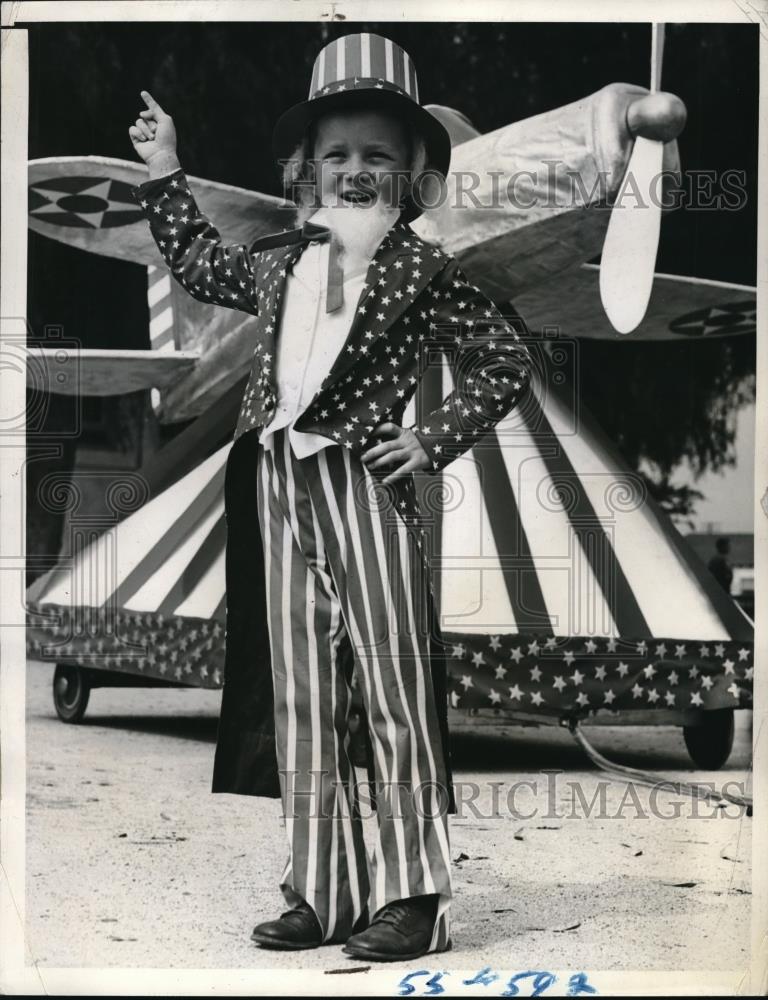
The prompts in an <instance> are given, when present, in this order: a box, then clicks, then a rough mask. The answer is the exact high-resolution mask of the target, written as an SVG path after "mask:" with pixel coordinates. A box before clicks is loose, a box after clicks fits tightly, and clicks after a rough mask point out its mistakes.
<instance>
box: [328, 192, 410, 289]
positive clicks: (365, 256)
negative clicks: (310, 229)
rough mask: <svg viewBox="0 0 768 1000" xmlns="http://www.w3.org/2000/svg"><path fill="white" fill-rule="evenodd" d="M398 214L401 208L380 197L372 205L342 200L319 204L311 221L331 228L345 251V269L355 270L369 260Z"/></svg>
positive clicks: (341, 260) (343, 260)
mask: <svg viewBox="0 0 768 1000" xmlns="http://www.w3.org/2000/svg"><path fill="white" fill-rule="evenodd" d="M399 215H400V209H399V208H387V207H386V206H385V205H384V204H382V203H381V201H380V199H377V200H376V201H375V202H374V203H373V204H372V205H353V204H349V203H347V202H343V201H339V203H338V204H337V205H333V206H330V205H323V206H322V207H321V208H319V209H318V210H317V212H315V214H314V215H313V216H312V222H316V223H318V224H320V225H323V226H327V227H328V228H329V229H330V230H331V232H332V233H333V234H334V236H335V237H336V239H337V241H338V243H339V245H340V248H341V251H342V254H341V258H340V263H341V265H342V267H343V268H344V270H345V271H348V272H352V271H356V270H359V269H360V268H361V267H362V266H364V265H365V264H367V263H368V261H370V259H371V258H372V257H373V255H374V253H375V252H376V249H377V248H378V246H379V244H380V243H381V241H382V239H383V238H384V236H385V235H386V233H387V231H388V230H389V229H390V228H391V226H392V225H393V224H394V223H395V222H396V221H397V219H398V217H399Z"/></svg>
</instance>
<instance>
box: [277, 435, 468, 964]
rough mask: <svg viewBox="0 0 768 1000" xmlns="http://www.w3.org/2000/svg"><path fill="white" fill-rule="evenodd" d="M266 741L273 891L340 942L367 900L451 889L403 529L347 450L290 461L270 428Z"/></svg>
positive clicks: (429, 693)
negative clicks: (360, 791) (358, 795)
mask: <svg viewBox="0 0 768 1000" xmlns="http://www.w3.org/2000/svg"><path fill="white" fill-rule="evenodd" d="M258 475H259V484H258V507H259V518H260V524H261V531H262V537H263V540H264V556H265V562H266V576H267V606H268V613H269V630H270V646H271V653H272V676H273V681H274V690H275V735H276V740H277V759H278V768H279V770H280V783H281V793H282V803H283V810H284V815H285V825H286V832H287V835H288V841H289V847H290V853H289V857H288V861H287V863H286V866H285V870H284V872H283V875H282V878H281V884H280V887H281V889H282V891H283V895H284V896H285V898H286V900H287V901H288V903H289V904H290V905H295V904H296V903H297V902H298V901H299V899H298V898H297V897H301V899H303V900H305V901H306V902H307V903H309V905H310V906H311V907H312V908H313V909H314V911H315V913H316V914H317V917H318V919H319V921H320V924H321V926H322V928H323V934H324V940H329V939H331V938H335V939H342V938H345V937H346V936H348V935H349V934H350V933H351V930H352V926H353V924H354V923H355V921H356V920H357V918H358V916H359V915H360V913H361V911H362V910H363V908H364V907H365V905H366V903H367V904H368V912H369V915H370V916H373V915H374V914H375V913H376V911H377V910H379V909H380V908H381V907H382V906H384V905H385V904H386V903H389V902H392V901H393V900H396V899H402V898H405V897H409V896H418V895H423V894H427V893H437V894H439V896H440V899H439V903H438V914H437V919H436V922H435V928H434V933H433V936H432V942H431V945H430V950H442V949H443V948H445V946H446V944H447V942H448V937H449V904H450V898H451V878H450V855H449V844H448V819H447V796H446V770H445V762H444V757H443V749H442V743H441V738H440V731H439V728H438V717H437V711H436V707H435V701H434V693H433V688H432V681H431V674H430V667H429V630H428V627H426V625H425V622H426V619H427V617H428V616H427V615H426V614H425V608H426V601H427V599H428V583H427V578H426V575H425V572H424V564H423V560H422V558H421V551H420V548H419V545H418V543H417V538H418V534H417V533H416V532H413V531H412V530H411V531H409V529H407V528H406V526H405V525H404V523H403V521H402V520H401V518H400V517H399V516H398V515H397V513H396V511H395V509H394V506H393V503H392V500H391V498H390V497H389V496H388V495H387V493H386V491H385V490H382V488H381V487H377V486H376V481H375V479H374V477H373V476H372V475H371V474H370V472H368V470H367V469H366V468H365V466H364V465H363V464H362V463H361V462H360V461H359V459H357V458H355V457H354V456H352V455H350V453H349V452H348V451H347V450H346V449H344V448H342V447H340V446H338V445H332V446H329V447H328V448H325V449H324V450H322V451H320V452H319V453H317V454H315V455H310V456H309V457H307V458H304V459H301V460H299V459H298V458H296V456H295V455H294V454H293V452H292V450H291V448H290V444H289V441H288V435H287V434H286V433H285V432H284V431H280V432H278V434H277V435H276V437H275V439H274V445H273V450H268V451H265V450H264V449H261V448H260V449H259V469H258ZM350 642H351V646H352V650H353V651H354V661H355V673H356V677H357V679H358V683H359V684H360V686H361V689H362V696H363V702H364V705H365V708H366V711H367V714H368V722H369V726H370V729H371V740H372V744H373V752H374V760H375V777H376V819H377V824H378V832H377V836H376V842H375V848H374V853H373V857H372V858H371V859H370V861H369V860H368V858H367V852H366V848H365V845H364V843H363V831H362V821H361V819H360V817H359V815H358V814H357V813H356V811H355V810H354V809H353V808H352V802H353V800H354V795H355V789H356V785H355V782H356V778H355V772H354V768H353V767H352V766H351V764H350V762H349V759H348V756H347V744H348V741H349V736H348V733H347V716H348V713H349V706H350V698H351V689H350V677H349V676H348V673H349V672H348V671H347V670H345V669H344V665H343V661H344V656H343V650H344V647H345V645H346V647H347V648H349V643H350Z"/></svg>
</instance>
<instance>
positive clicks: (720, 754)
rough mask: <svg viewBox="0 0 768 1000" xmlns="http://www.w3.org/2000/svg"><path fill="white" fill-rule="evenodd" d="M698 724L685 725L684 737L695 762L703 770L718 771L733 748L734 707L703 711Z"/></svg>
mask: <svg viewBox="0 0 768 1000" xmlns="http://www.w3.org/2000/svg"><path fill="white" fill-rule="evenodd" d="M701 714H702V716H703V718H702V721H701V723H700V724H699V725H697V726H683V739H684V740H685V745H686V747H687V748H688V754H689V756H690V758H691V760H692V761H693V762H694V764H696V765H697V767H700V768H701V769H702V770H703V771H717V770H719V769H720V768H721V767H722V766H723V764H725V762H726V761H727V760H728V758H729V757H730V754H731V750H732V749H733V733H734V721H733V709H732V708H717V709H713V710H712V711H710V712H702V713H701Z"/></svg>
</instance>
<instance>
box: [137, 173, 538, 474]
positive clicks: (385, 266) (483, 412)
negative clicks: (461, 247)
mask: <svg viewBox="0 0 768 1000" xmlns="http://www.w3.org/2000/svg"><path fill="white" fill-rule="evenodd" d="M134 193H135V197H136V199H137V201H138V203H139V204H140V206H141V208H142V209H143V211H144V213H145V215H146V217H147V219H148V220H149V224H150V227H151V230H152V234H153V236H154V238H155V240H156V242H157V245H158V247H159V249H160V252H161V253H162V255H163V257H164V259H165V261H166V263H167V264H168V266H169V267H170V269H171V273H172V274H173V276H174V277H175V278H176V279H177V280H178V281H179V282H180V283H181V284H182V286H183V287H184V288H185V289H186V290H187V291H188V292H189V293H190V294H191V295H193V296H194V297H195V298H197V299H200V300H201V301H203V302H212V303H215V304H218V305H222V306H226V307H227V308H230V309H239V310H242V311H243V312H247V313H250V314H251V315H253V316H254V317H256V323H255V324H254V328H253V344H254V353H253V363H252V368H251V372H250V377H249V380H248V384H247V386H246V389H245V393H244V395H243V401H242V407H241V410H240V415H239V417H238V421H237V427H236V430H235V440H237V439H238V437H240V436H241V435H242V434H244V433H245V432H247V431H249V430H252V429H256V428H259V427H261V426H263V425H264V424H266V423H268V422H269V420H270V419H271V416H272V413H273V412H274V409H275V405H276V399H277V386H276V382H275V371H274V358H275V338H276V336H277V333H278V329H279V323H280V307H281V303H282V297H283V291H284V288H285V281H286V275H287V272H288V269H289V268H290V267H291V266H292V265H293V264H294V263H295V261H296V260H297V259H298V257H299V256H300V254H301V253H302V251H303V249H304V247H305V246H306V245H307V238H306V237H305V238H302V231H301V230H296V231H293V232H292V233H288V234H281V240H280V241H279V242H282V239H283V238H287V240H289V241H290V242H285V243H284V245H278V246H275V245H274V242H275V241H274V240H270V238H269V237H267V238H266V239H264V240H257V241H256V243H254V244H253V245H252V246H251V247H250V248H248V247H247V246H245V245H244V244H237V245H231V246H223V245H222V242H221V238H220V236H219V233H218V231H217V230H216V229H215V227H214V226H213V224H212V223H211V222H210V221H209V220H208V219H207V218H206V217H205V216H204V215H203V214H202V213H201V212H200V210H199V208H198V206H197V204H196V202H195V199H194V196H193V194H192V192H191V190H190V188H189V185H188V183H187V179H186V176H185V174H184V172H183V171H182V170H181V169H178V170H176V171H174V172H173V173H171V174H169V175H167V176H166V177H162V178H159V179H157V180H150V181H147V182H145V183H144V184H142V185H140V186H139V187H137V188H135V189H134ZM260 247H268V248H264V249H261V248H260ZM524 333H525V327H524V325H523V321H522V319H521V318H520V317H519V316H517V315H515V316H513V317H506V318H505V317H503V316H502V315H501V313H500V312H499V310H498V309H497V308H496V306H495V305H494V304H493V303H492V302H491V301H490V300H489V299H488V298H486V297H485V296H484V295H483V294H482V293H481V292H480V291H479V289H478V288H477V287H476V286H475V285H472V284H470V282H469V281H468V280H467V278H466V276H465V275H464V273H463V272H462V270H461V268H460V267H459V264H458V262H457V261H456V260H455V258H453V257H451V256H450V255H448V254H445V253H444V252H442V251H441V250H439V249H437V248H435V247H433V246H432V245H431V244H429V243H427V242H425V241H424V240H422V239H420V238H419V237H418V236H417V235H416V233H414V231H413V230H412V229H411V228H410V226H408V224H407V223H405V222H403V221H402V220H398V221H397V222H396V223H395V224H394V225H393V226H392V228H391V229H390V230H389V232H388V233H387V234H386V236H385V237H384V239H383V240H382V242H381V244H380V245H379V247H378V249H377V251H376V253H375V254H374V256H373V258H372V260H371V262H370V265H369V267H368V273H367V275H366V283H365V285H364V287H363V292H362V294H361V297H360V300H359V302H358V303H357V309H356V314H355V318H354V320H353V322H352V324H351V327H350V330H349V333H348V335H347V339H346V342H345V344H344V347H343V349H342V350H341V352H340V353H339V355H338V357H337V358H336V361H335V363H334V364H333V366H332V368H331V370H330V371H329V373H328V375H327V376H326V378H325V379H324V381H323V383H322V385H321V388H320V389H319V390H318V393H317V394H316V396H315V399H314V400H313V402H312V403H311V404H310V406H309V407H308V408H307V409H306V410H305V412H304V413H303V414H301V416H300V417H299V419H298V420H297V422H296V428H297V430H301V431H309V432H317V433H320V434H323V435H325V436H327V437H330V438H332V439H333V440H334V441H337V442H338V443H339V444H340V445H343V446H344V447H346V448H349V449H350V450H351V451H352V452H353V453H354V454H357V455H359V454H361V453H362V452H363V451H365V449H366V446H370V445H369V438H370V435H371V432H372V431H373V430H374V428H375V427H376V426H377V425H378V424H380V423H383V422H384V421H393V422H395V423H398V424H400V423H401V422H402V416H403V411H404V409H405V407H406V404H407V403H408V401H409V399H410V398H411V396H412V395H413V394H414V392H415V390H416V388H417V385H418V383H419V381H420V379H421V377H422V376H423V374H424V371H425V368H426V366H427V365H428V364H436V363H439V355H440V353H442V354H444V355H445V356H447V358H448V360H449V363H450V365H451V369H452V373H453V379H454V385H455V388H454V390H453V391H452V392H451V393H450V394H449V395H448V396H447V397H446V398H445V399H444V400H443V402H442V405H441V406H440V407H438V408H437V409H435V410H434V411H433V412H431V413H428V414H426V415H425V416H419V419H418V422H417V424H416V425H415V426H414V427H413V430H414V433H415V434H416V436H417V437H418V439H419V441H420V442H421V444H422V446H423V448H424V450H425V451H426V453H427V455H428V456H429V459H430V463H431V468H430V471H431V472H437V471H439V470H441V469H442V468H444V467H445V466H446V465H447V464H448V463H449V462H451V461H452V460H453V459H454V458H456V457H457V456H459V455H461V454H463V452H465V451H466V450H467V449H468V448H470V447H471V446H472V445H473V444H475V443H476V442H477V440H478V439H479V438H480V437H482V435H483V434H484V433H486V432H487V431H488V430H490V429H491V428H492V427H493V426H494V425H495V424H496V423H497V422H498V421H499V420H500V419H501V418H502V417H503V416H504V415H505V414H506V413H507V412H508V411H509V410H510V409H511V408H512V406H514V405H515V403H516V402H517V401H518V400H519V399H520V397H521V396H522V394H523V393H524V391H525V390H526V388H527V386H528V384H529V380H530V374H531V356H530V354H529V352H528V350H527V348H526V346H525V344H524V342H523V339H522V337H521V334H524ZM370 443H371V444H372V443H373V442H370Z"/></svg>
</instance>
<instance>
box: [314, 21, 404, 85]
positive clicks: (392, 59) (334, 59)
mask: <svg viewBox="0 0 768 1000" xmlns="http://www.w3.org/2000/svg"><path fill="white" fill-rule="evenodd" d="M366 80H367V81H370V80H380V81H383V82H384V83H386V84H389V85H391V86H392V87H393V88H394V89H396V90H400V91H402V92H404V93H406V94H407V95H408V96H409V97H412V98H413V99H414V100H415V101H416V102H417V103H418V101H419V87H418V83H417V82H416V70H415V68H414V65H413V62H412V61H411V57H410V56H409V55H408V53H407V52H406V51H405V50H404V49H401V48H400V46H399V45H397V44H395V42H393V41H392V40H391V39H390V38H382V37H381V35H374V34H371V33H369V32H363V33H361V34H356V35H345V36H344V37H342V38H337V39H336V40H335V41H333V42H330V43H329V44H328V45H326V46H325V48H323V49H322V51H321V52H320V54H319V56H318V57H317V59H316V60H315V65H314V69H313V71H312V82H311V83H310V87H309V97H310V99H312V98H314V97H319V96H320V95H321V94H323V93H326V91H327V88H328V86H329V85H330V84H334V85H336V84H340V83H341V84H344V83H347V84H348V85H349V86H350V89H351V87H354V86H357V85H359V84H360V83H361V82H362V81H366Z"/></svg>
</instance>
